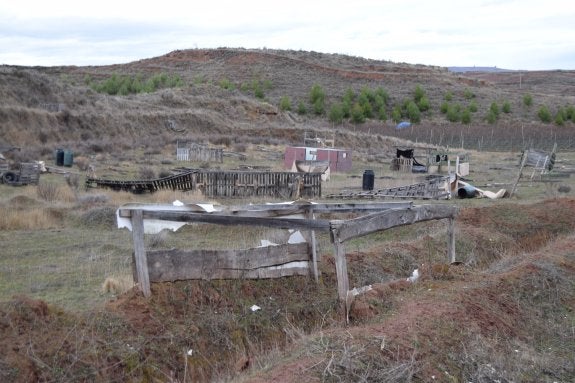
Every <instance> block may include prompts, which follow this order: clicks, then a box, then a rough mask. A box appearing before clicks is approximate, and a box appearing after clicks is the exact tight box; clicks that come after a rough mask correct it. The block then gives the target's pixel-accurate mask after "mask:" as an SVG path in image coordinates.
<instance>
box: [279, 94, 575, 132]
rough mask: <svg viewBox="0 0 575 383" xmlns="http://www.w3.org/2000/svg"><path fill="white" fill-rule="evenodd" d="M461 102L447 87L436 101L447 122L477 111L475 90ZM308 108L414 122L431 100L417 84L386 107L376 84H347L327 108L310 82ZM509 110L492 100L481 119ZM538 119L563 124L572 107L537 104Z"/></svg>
mask: <svg viewBox="0 0 575 383" xmlns="http://www.w3.org/2000/svg"><path fill="white" fill-rule="evenodd" d="M463 98H464V100H465V101H464V103H463V104H462V103H460V102H454V101H453V93H452V92H451V91H448V92H447V93H446V94H445V95H444V97H443V102H442V103H441V105H440V109H439V110H440V112H441V114H443V115H445V118H446V119H447V120H448V121H450V122H461V123H463V124H469V123H471V121H472V120H473V119H474V118H477V117H474V116H475V115H476V114H477V112H478V109H479V107H478V104H477V101H476V100H475V98H476V96H475V94H474V93H473V92H472V91H471V90H469V89H465V91H464V92H463ZM308 105H309V106H310V107H311V112H312V113H313V114H315V115H318V116H326V117H327V118H328V119H329V120H330V121H331V122H332V123H335V124H337V123H341V122H343V121H344V120H349V121H351V122H353V123H363V122H365V120H366V119H374V118H375V119H379V120H381V121H386V120H388V119H389V117H391V120H392V121H394V122H395V123H398V122H400V121H402V120H409V121H410V122H412V123H418V122H420V121H421V119H422V115H423V114H425V113H428V112H431V103H430V101H429V98H428V96H427V94H426V92H425V90H424V89H423V88H422V87H421V86H420V85H417V86H416V87H415V89H414V91H413V92H412V97H411V98H406V99H404V100H403V101H402V102H400V103H398V104H395V105H394V106H393V107H391V108H390V97H389V94H388V92H387V91H386V90H385V89H384V88H382V87H377V88H375V89H370V88H368V87H363V88H362V89H361V90H360V91H359V93H356V92H354V91H353V90H352V89H350V88H348V89H347V90H346V91H345V92H344V94H343V96H342V98H341V100H339V101H336V102H334V103H332V104H331V106H330V107H329V108H327V106H326V94H325V92H324V90H323V89H322V88H321V86H319V85H317V84H315V85H313V86H312V88H311V90H310V93H309V104H308ZM523 105H524V107H525V108H527V109H530V108H531V107H532V105H533V97H532V96H531V94H525V95H524V96H523ZM279 107H280V109H281V110H292V103H291V100H290V98H289V97H287V96H284V97H282V98H281V100H280V103H279ZM389 110H391V116H388V111H389ZM296 111H297V112H298V113H300V114H306V113H308V112H309V110H308V108H307V107H306V104H305V103H304V102H303V101H299V103H298V106H297V109H296ZM502 113H503V114H510V113H512V108H511V103H510V102H509V101H508V100H503V101H502V102H501V103H500V104H498V103H497V102H495V101H494V102H492V103H491V104H490V106H489V109H488V110H487V112H486V114H485V116H484V119H485V121H487V122H488V123H490V124H494V123H496V122H497V121H498V120H499V118H500V116H501V114H502ZM537 115H538V117H539V119H540V120H541V121H542V122H545V123H551V122H555V123H556V124H557V125H563V124H564V123H565V122H567V121H572V122H575V107H573V106H570V105H568V106H565V107H559V108H558V109H557V111H556V113H555V115H554V116H553V115H552V114H551V112H550V110H549V108H548V107H547V106H546V105H543V106H541V107H540V109H539V111H538V113H537Z"/></svg>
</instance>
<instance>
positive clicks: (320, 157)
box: [284, 146, 352, 172]
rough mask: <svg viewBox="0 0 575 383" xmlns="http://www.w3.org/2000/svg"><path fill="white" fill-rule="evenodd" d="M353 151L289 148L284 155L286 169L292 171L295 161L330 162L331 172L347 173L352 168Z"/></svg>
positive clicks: (301, 147) (303, 147)
mask: <svg viewBox="0 0 575 383" xmlns="http://www.w3.org/2000/svg"><path fill="white" fill-rule="evenodd" d="M351 158H352V151H351V149H336V148H315V147H311V146H288V147H287V148H286V150H285V154H284V168H286V169H292V168H293V167H294V164H295V161H329V170H330V172H347V171H350V170H351V166H352V159H351Z"/></svg>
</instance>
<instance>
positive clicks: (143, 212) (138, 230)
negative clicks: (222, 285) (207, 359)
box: [118, 202, 458, 302]
mask: <svg viewBox="0 0 575 383" xmlns="http://www.w3.org/2000/svg"><path fill="white" fill-rule="evenodd" d="M350 212H351V213H360V214H361V215H360V216H359V217H357V218H353V219H345V220H337V219H336V220H327V219H316V218H315V214H316V213H329V214H334V213H350ZM457 212H458V208H457V207H456V206H453V205H443V204H428V205H419V206H416V205H413V202H377V203H331V204H326V203H310V202H304V203H291V204H272V205H248V206H241V207H233V206H232V207H227V208H224V209H222V210H219V211H212V212H206V211H197V210H196V211H194V210H177V209H175V208H171V209H170V210H163V209H161V208H160V209H158V206H157V205H155V207H154V209H151V205H142V204H131V205H130V204H129V205H124V206H122V207H120V208H119V209H118V219H119V220H120V219H128V220H130V221H131V227H132V236H133V241H134V259H135V266H136V272H135V276H136V277H137V282H138V284H139V287H140V289H141V290H142V292H143V293H144V295H145V296H146V297H149V296H150V295H151V290H150V272H149V269H150V265H153V264H154V263H153V262H155V260H152V262H151V260H150V259H148V256H147V253H146V249H145V247H144V221H145V220H161V221H170V222H177V223H191V222H203V223H212V224H218V225H251V226H265V227H270V228H280V229H303V230H308V231H309V233H310V237H311V245H310V248H311V254H310V255H308V256H309V257H310V258H311V259H309V262H310V263H311V269H312V271H313V275H314V277H315V279H316V281H318V278H319V275H318V268H317V262H318V258H317V254H316V243H315V242H316V240H315V231H323V232H328V233H330V238H331V242H332V243H333V246H334V258H335V267H336V275H337V292H338V298H339V300H340V301H344V302H345V301H346V298H347V294H348V291H349V280H348V273H347V261H346V253H345V242H347V241H348V240H350V239H353V238H357V237H361V236H365V235H368V234H371V233H375V232H377V231H381V230H387V229H390V228H392V227H396V226H402V225H410V224H413V223H416V222H421V221H429V220H438V219H448V222H449V225H448V241H447V242H448V243H447V255H448V259H449V261H450V262H454V261H455V232H454V228H455V216H456V215H457ZM294 215H298V217H297V218H294ZM300 251H301V250H300ZM167 253H168V252H163V253H162V255H161V256H163V257H166V256H169V254H167ZM287 253H289V251H288V252H286V254H287ZM173 254H174V255H176V254H177V252H173ZM206 255H207V254H206ZM178 256H179V257H180V259H184V258H186V257H182V256H181V254H180V255H178ZM276 256H277V254H276ZM286 256H287V255H286ZM294 259H296V258H294ZM297 259H298V260H301V258H297ZM291 260H292V259H291V258H290V259H287V262H289V261H291ZM284 261H286V260H285V259H284V260H278V261H277V262H279V263H285V262H284ZM182 262H183V261H182ZM167 263H170V262H167ZM232 263H233V261H232ZM172 264H173V265H174V266H175V267H177V268H178V269H179V270H183V269H185V266H183V265H182V264H181V262H180V261H178V262H172ZM252 266H254V267H255V268H257V266H259V265H252ZM271 266H273V265H271ZM299 272H300V273H299V275H301V274H302V273H301V270H299ZM170 273H172V274H174V275H175V277H174V278H175V279H174V278H172V277H170V278H172V279H169V278H167V277H166V279H161V278H160V279H157V280H177V279H188V278H187V277H186V275H183V274H181V273H179V272H178V271H175V272H174V271H166V272H164V274H163V275H168V274H170ZM209 273H210V270H200V272H199V274H198V273H196V274H197V275H200V276H203V277H204V278H202V279H205V276H206V275H209ZM213 274H214V275H216V274H218V273H213ZM220 274H221V273H220ZM232 274H234V273H229V274H227V275H223V276H221V277H222V278H233V277H242V276H244V275H246V274H245V273H236V274H237V275H232ZM277 274H278V275H277V276H278V277H279V276H285V274H282V273H281V272H280V273H277ZM292 275H293V274H292ZM217 277H218V276H217ZM255 277H256V278H257V277H268V278H269V277H273V276H269V275H268V274H266V275H263V276H259V275H258V273H257V272H256V276H255Z"/></svg>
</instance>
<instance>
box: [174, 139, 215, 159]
mask: <svg viewBox="0 0 575 383" xmlns="http://www.w3.org/2000/svg"><path fill="white" fill-rule="evenodd" d="M176 157H177V159H178V161H198V162H218V163H222V162H224V150H223V149H221V148H209V147H207V146H203V145H198V144H191V145H190V146H182V147H180V146H178V148H177V149H176Z"/></svg>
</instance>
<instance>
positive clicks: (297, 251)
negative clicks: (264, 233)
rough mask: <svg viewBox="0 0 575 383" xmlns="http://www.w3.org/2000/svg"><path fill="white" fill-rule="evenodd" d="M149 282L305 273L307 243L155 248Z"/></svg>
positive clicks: (149, 255) (150, 255) (149, 261)
mask: <svg viewBox="0 0 575 383" xmlns="http://www.w3.org/2000/svg"><path fill="white" fill-rule="evenodd" d="M148 267H149V272H150V280H151V281H153V282H161V281H175V280H186V279H216V278H273V277H276V276H287V275H308V274H309V254H308V244H307V243H300V244H289V245H280V246H268V247H260V248H254V249H247V250H179V249H172V250H155V251H150V252H148Z"/></svg>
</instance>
